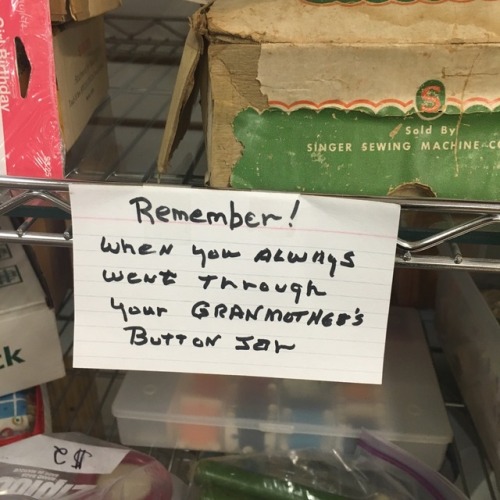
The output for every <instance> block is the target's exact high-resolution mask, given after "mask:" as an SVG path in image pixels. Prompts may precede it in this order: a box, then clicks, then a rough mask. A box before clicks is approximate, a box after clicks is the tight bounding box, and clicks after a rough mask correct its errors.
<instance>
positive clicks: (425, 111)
mask: <svg viewBox="0 0 500 500" xmlns="http://www.w3.org/2000/svg"><path fill="white" fill-rule="evenodd" d="M499 19H500V2H498V1H485V0H471V1H469V2H458V1H454V0H439V1H437V0H430V1H428V0H425V1H424V0H411V1H407V0H269V1H266V2H248V1H247V0H215V1H213V2H210V3H209V4H208V5H207V6H205V7H203V8H202V9H201V10H199V11H198V12H197V13H196V14H195V15H194V16H193V17H192V19H191V32H190V33H189V36H188V38H187V42H186V45H185V52H184V57H183V61H182V63H181V70H180V71H179V77H178V81H177V88H176V89H175V92H174V95H173V101H172V105H171V108H170V114H169V116H168V120H167V127H166V131H165V138H164V142H163V146H162V150H161V153H160V158H159V170H160V172H161V171H164V170H165V169H166V168H167V167H168V162H169V157H170V155H171V152H172V151H173V149H175V146H176V144H177V142H178V141H179V138H180V136H181V135H182V129H183V118H184V114H185V113H186V114H187V112H186V109H187V108H186V107H187V105H188V104H189V103H190V102H191V101H192V100H193V99H192V93H193V92H195V91H196V90H197V88H200V89H201V101H202V109H203V118H204V129H205V137H206V148H207V159H208V173H207V183H208V184H209V185H210V186H214V187H228V186H231V187H235V188H248V189H271V190H286V191H303V192H313V193H335V194H349V195H382V196H384V195H388V194H393V193H397V192H400V191H399V190H400V189H404V190H405V194H407V193H408V192H409V193H410V194H411V193H412V192H413V191H412V188H417V190H418V192H419V193H420V194H426V195H429V196H438V197H441V198H455V199H457V198H458V199H483V200H498V199H499V197H500V87H499V85H498V81H499V77H500V62H499V61H500V23H499V22H498V20H499Z"/></svg>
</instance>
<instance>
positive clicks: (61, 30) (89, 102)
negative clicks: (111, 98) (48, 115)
mask: <svg viewBox="0 0 500 500" xmlns="http://www.w3.org/2000/svg"><path fill="white" fill-rule="evenodd" d="M54 65H55V72H56V80H57V95H58V103H59V116H60V119H61V130H62V136H63V142H64V146H65V148H66V150H68V149H70V148H71V146H73V144H74V143H75V141H76V140H77V139H78V137H79V136H80V134H81V133H82V130H83V129H84V127H85V126H86V125H87V123H88V121H89V119H90V117H91V116H92V114H93V113H94V111H95V110H96V108H97V107H98V106H99V104H101V103H102V102H103V101H104V100H105V99H106V97H107V95H108V88H109V81H108V70H107V60H106V45H105V40H104V22H103V19H102V17H96V18H94V19H90V20H88V21H83V22H78V23H76V22H72V23H68V24H64V25H62V26H60V27H57V28H55V30H54Z"/></svg>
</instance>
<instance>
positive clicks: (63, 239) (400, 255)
mask: <svg viewBox="0 0 500 500" xmlns="http://www.w3.org/2000/svg"><path fill="white" fill-rule="evenodd" d="M121 180H123V181H122V182H120V184H132V185H138V184H136V183H135V182H134V178H133V177H131V178H130V179H127V178H126V177H122V178H121ZM127 180H128V181H129V182H126V181H127ZM146 180H147V179H146ZM149 180H151V179H149ZM154 180H155V181H156V182H159V183H160V184H161V179H157V178H156V177H154ZM170 181H171V179H167V182H168V183H170ZM74 182H81V181H79V180H77V179H70V180H67V181H52V180H39V179H25V178H13V177H0V190H3V192H2V191H0V193H3V196H1V195H0V215H8V214H9V213H11V212H12V211H14V210H15V209H17V208H19V207H24V208H25V209H26V207H32V208H33V211H34V212H36V211H37V210H40V211H42V212H43V210H44V209H48V208H51V209H57V210H59V211H60V213H61V215H62V216H67V218H70V215H71V204H70V200H69V185H70V183H74ZM85 182H87V181H85ZM180 183H181V184H184V183H185V182H180ZM363 199H365V200H366V199H372V200H378V201H383V202H387V203H397V204H399V205H400V206H401V210H402V220H403V221H404V219H405V218H406V215H407V214H412V216H417V217H418V216H421V215H422V214H424V215H425V214H429V213H432V214H434V216H435V217H436V218H437V220H440V221H441V223H440V224H438V226H437V228H431V229H430V230H428V232H430V234H429V235H428V236H425V237H424V238H420V239H415V240H411V239H408V238H402V237H400V238H398V242H397V251H396V255H395V264H396V266H398V267H406V268H424V269H462V270H468V271H471V270H477V271H500V262H499V261H497V260H495V259H491V258H478V257H466V256H464V255H462V252H461V251H460V248H459V247H458V245H457V243H456V240H457V238H459V237H463V236H466V235H470V234H471V233H476V232H478V231H479V230H482V229H484V228H486V227H489V226H493V225H495V224H498V223H499V222H500V204H497V203H483V202H481V203H479V202H464V201H458V202H453V201H450V200H429V199H424V200H420V199H411V200H408V199H398V198H379V197H374V198H366V197H365V198H363ZM453 216H458V218H457V219H454V218H453ZM31 223H32V220H31V219H28V221H27V222H25V223H24V224H21V225H20V226H19V227H18V228H16V229H15V230H13V231H0V242H19V243H22V244H31V245H37V244H40V245H59V246H71V243H72V235H71V229H67V230H66V231H65V232H64V233H63V234H50V233H37V232H35V231H31ZM443 224H444V225H445V226H446V227H443ZM405 229H406V230H407V231H410V232H411V231H412V229H414V230H417V229H419V228H418V227H413V228H406V227H404V226H402V227H401V230H405ZM491 234H495V233H493V232H492V233H491ZM498 234H499V235H500V233H498ZM445 242H450V243H451V244H452V245H451V255H441V254H423V252H424V251H426V250H432V249H436V248H437V247H438V246H439V245H441V244H443V243H445ZM447 253H449V251H448V252H447Z"/></svg>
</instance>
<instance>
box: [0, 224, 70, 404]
mask: <svg viewBox="0 0 500 500" xmlns="http://www.w3.org/2000/svg"><path fill="white" fill-rule="evenodd" d="M11 228H12V225H11V223H10V221H9V220H8V219H7V218H5V217H2V218H0V229H11ZM64 374H65V369H64V363H63V357H62V351H61V345H60V343H59V335H58V332H57V324H56V318H55V314H54V311H53V310H52V309H50V308H49V307H48V306H47V302H46V299H45V293H44V291H43V289H42V287H41V285H40V283H39V281H38V278H37V276H36V274H35V272H34V270H33V268H32V267H31V263H30V262H29V260H28V258H27V256H26V254H25V252H24V250H23V248H22V246H21V245H20V244H17V243H16V244H12V245H10V244H9V245H7V244H4V243H0V396H1V395H4V394H9V393H11V392H15V391H19V390H22V389H26V388H28V387H32V386H34V385H38V384H42V383H45V382H49V381H50V380H54V379H57V378H60V377H63V376H64Z"/></svg>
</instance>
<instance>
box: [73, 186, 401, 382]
mask: <svg viewBox="0 0 500 500" xmlns="http://www.w3.org/2000/svg"><path fill="white" fill-rule="evenodd" d="M71 204H72V214H73V234H74V242H73V243H74V270H75V314H76V320H75V345H74V363H75V366H79V367H86V368H111V369H113V368H115V369H128V370H155V371H173V372H201V373H218V374H234V375H254V376H268V377H283V378H301V379H312V380H318V379H319V380H330V381H345V382H362V383H380V382H381V378H382V367H383V357H384V345H385V333H386V326H387V316H388V308H389V299H390V291H391V283H392V275H393V268H394V255H395V247H396V237H397V230H398V222H399V206H398V205H396V204H390V203H381V202H373V201H359V200H349V199H339V198H333V197H323V196H304V195H300V194H287V193H263V192H242V191H219V190H217V191H216V190H209V189H191V188H183V187H164V186H144V187H128V186H90V185H80V184H75V185H71Z"/></svg>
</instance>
